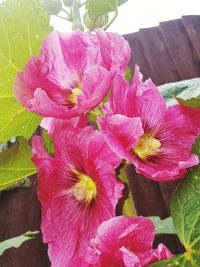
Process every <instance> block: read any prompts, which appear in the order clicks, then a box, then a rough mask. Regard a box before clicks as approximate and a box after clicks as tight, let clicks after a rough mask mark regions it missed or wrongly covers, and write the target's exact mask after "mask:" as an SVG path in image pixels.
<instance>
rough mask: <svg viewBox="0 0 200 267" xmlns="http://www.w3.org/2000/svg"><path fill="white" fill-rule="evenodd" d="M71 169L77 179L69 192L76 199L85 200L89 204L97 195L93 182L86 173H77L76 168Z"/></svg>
mask: <svg viewBox="0 0 200 267" xmlns="http://www.w3.org/2000/svg"><path fill="white" fill-rule="evenodd" d="M72 171H73V173H74V174H75V175H76V177H77V178H78V180H79V181H78V182H76V184H75V185H74V186H73V187H72V189H71V193H72V194H73V195H74V197H75V198H76V199H77V200H78V201H85V202H86V203H87V204H89V203H90V202H91V201H92V200H93V199H95V198H96V195H97V189H96V184H95V182H94V181H93V180H92V178H91V177H90V176H88V175H86V174H83V173H79V172H77V171H76V170H72Z"/></svg>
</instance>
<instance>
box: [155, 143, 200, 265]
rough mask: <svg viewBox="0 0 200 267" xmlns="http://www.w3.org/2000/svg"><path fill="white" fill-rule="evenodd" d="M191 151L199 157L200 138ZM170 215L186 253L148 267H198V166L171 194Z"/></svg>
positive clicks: (199, 209) (199, 175) (199, 193)
mask: <svg viewBox="0 0 200 267" xmlns="http://www.w3.org/2000/svg"><path fill="white" fill-rule="evenodd" d="M193 150H194V151H195V152H197V154H199V155H200V138H198V139H197V142H196V144H195V146H194V148H193ZM171 214H172V219H173V223H174V227H175V229H176V233H177V234H178V236H179V238H180V240H181V242H182V244H183V245H184V247H185V249H186V252H185V253H184V254H181V255H178V256H176V257H173V258H171V259H169V260H166V261H161V262H158V263H156V264H153V265H150V266H155V267H156V266H158V267H160V266H169V267H172V266H181V267H189V266H190V267H191V266H194V267H197V266H200V166H196V167H193V168H192V169H190V170H188V172H187V176H186V179H184V181H183V182H182V183H181V184H180V185H179V187H178V189H177V190H176V191H175V193H174V194H173V196H172V202H171Z"/></svg>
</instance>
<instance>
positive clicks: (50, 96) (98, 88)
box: [14, 30, 130, 119]
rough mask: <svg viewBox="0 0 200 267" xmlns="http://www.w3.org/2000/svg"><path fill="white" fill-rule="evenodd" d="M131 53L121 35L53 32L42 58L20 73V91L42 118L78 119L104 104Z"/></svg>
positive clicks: (17, 87)
mask: <svg viewBox="0 0 200 267" xmlns="http://www.w3.org/2000/svg"><path fill="white" fill-rule="evenodd" d="M105 50H106V51H107V52H105ZM107 53H108V54H109V57H108V55H107ZM129 57H130V48H129V45H128V43H127V41H125V40H124V39H123V37H121V36H119V35H118V34H114V33H105V32H103V31H102V30H97V31H96V34H91V33H83V32H81V31H76V32H74V33H58V32H51V33H50V34H49V35H48V36H47V37H46V39H45V41H44V42H43V44H42V47H41V54H40V56H38V57H33V58H31V59H30V60H29V61H28V63H27V64H26V66H25V69H24V71H23V72H21V73H18V75H17V78H16V81H15V85H14V93H15V96H16V98H17V99H18V100H19V102H21V104H22V105H23V106H25V108H26V109H27V110H29V111H32V112H36V113H38V114H40V115H42V116H45V117H54V118H61V119H68V118H72V117H77V116H79V115H81V114H83V113H86V112H88V111H90V110H91V109H93V108H94V107H96V106H98V104H99V103H100V102H101V101H102V100H103V98H104V97H105V96H106V94H107V93H108V90H109V88H110V86H111V83H112V80H113V78H114V76H115V74H116V72H121V73H122V72H124V70H125V67H126V65H127V62H128V60H129Z"/></svg>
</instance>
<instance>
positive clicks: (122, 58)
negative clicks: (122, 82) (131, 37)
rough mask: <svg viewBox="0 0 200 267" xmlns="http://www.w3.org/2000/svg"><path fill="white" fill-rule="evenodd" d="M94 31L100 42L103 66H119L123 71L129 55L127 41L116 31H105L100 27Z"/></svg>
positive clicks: (109, 67) (129, 50) (108, 67)
mask: <svg viewBox="0 0 200 267" xmlns="http://www.w3.org/2000/svg"><path fill="white" fill-rule="evenodd" d="M95 32H96V35H97V38H98V41H99V44H100V50H101V55H102V58H103V66H105V67H106V68H107V69H111V68H113V67H114V68H119V69H121V71H122V73H123V72H124V71H125V69H126V66H127V64H128V61H129V59H130V56H131V49H130V46H129V44H128V42H127V41H126V40H124V38H123V37H122V36H120V35H119V34H117V33H106V32H104V31H103V30H101V29H97V30H95Z"/></svg>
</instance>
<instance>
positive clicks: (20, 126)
mask: <svg viewBox="0 0 200 267" xmlns="http://www.w3.org/2000/svg"><path fill="white" fill-rule="evenodd" d="M0 106H1V107H2V108H3V110H1V111H0V115H2V114H3V112H6V115H4V116H1V117H0V142H1V143H4V142H6V141H8V140H9V139H11V138H12V137H13V136H15V137H16V136H23V137H24V138H26V139H27V140H28V139H29V138H30V137H31V136H32V134H33V133H34V132H35V130H36V128H37V127H38V125H39V124H40V122H41V117H40V116H38V115H36V114H35V113H30V112H28V111H26V110H25V109H24V108H23V107H22V106H21V105H20V104H19V103H18V102H17V101H16V100H15V97H14V96H11V97H4V98H3V97H2V98H1V95H0Z"/></svg>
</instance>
